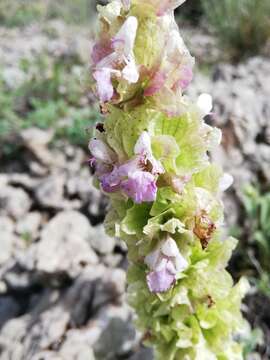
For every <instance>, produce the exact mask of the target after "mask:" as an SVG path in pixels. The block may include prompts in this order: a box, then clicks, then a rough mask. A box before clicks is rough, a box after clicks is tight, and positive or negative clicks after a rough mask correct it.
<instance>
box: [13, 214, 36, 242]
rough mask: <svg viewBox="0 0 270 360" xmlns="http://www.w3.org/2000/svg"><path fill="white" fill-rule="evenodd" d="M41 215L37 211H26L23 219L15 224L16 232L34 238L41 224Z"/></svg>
mask: <svg viewBox="0 0 270 360" xmlns="http://www.w3.org/2000/svg"><path fill="white" fill-rule="evenodd" d="M41 222H42V216H41V214H40V213H39V212H37V211H34V212H30V213H28V214H27V215H26V216H25V217H24V218H23V219H21V220H19V221H18V222H17V224H16V233H17V234H19V235H24V236H26V235H27V236H29V237H30V239H31V240H34V239H36V237H37V235H38V230H39V227H40V226H41Z"/></svg>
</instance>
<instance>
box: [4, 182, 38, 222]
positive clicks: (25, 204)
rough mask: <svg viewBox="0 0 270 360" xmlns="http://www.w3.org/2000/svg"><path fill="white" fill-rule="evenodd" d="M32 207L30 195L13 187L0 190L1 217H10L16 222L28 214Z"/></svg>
mask: <svg viewBox="0 0 270 360" xmlns="http://www.w3.org/2000/svg"><path fill="white" fill-rule="evenodd" d="M31 205H32V201H31V199H30V197H29V195H28V194H27V193H26V192H25V191H24V190H22V189H19V188H15V187H12V186H4V187H1V188H0V216H1V215H8V216H10V217H12V218H14V219H16V220H19V219H21V218H22V217H23V216H24V215H25V214H27V213H28V211H29V210H30V208H31Z"/></svg>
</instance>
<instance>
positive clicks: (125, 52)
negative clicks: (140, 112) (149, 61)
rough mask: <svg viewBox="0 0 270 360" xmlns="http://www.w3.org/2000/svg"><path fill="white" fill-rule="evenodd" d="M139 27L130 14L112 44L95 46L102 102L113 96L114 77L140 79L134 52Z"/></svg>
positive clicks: (95, 59) (96, 78)
mask: <svg viewBox="0 0 270 360" xmlns="http://www.w3.org/2000/svg"><path fill="white" fill-rule="evenodd" d="M137 27H138V22H137V19H136V18H135V17H134V16H130V17H128V18H127V20H126V21H125V22H124V24H123V25H122V27H121V28H120V30H119V31H118V33H117V34H116V36H115V37H114V38H113V39H112V40H111V43H110V46H109V45H108V44H106V45H102V44H96V45H95V46H94V48H93V54H92V58H93V60H94V63H95V70H94V73H93V77H94V79H95V80H96V82H97V93H98V96H99V98H100V100H101V101H102V102H107V101H109V100H110V99H111V98H112V97H113V94H114V89H113V85H112V81H111V80H112V78H115V79H117V80H126V81H128V82H129V83H136V82H137V81H138V79H139V73H138V69H137V66H136V63H135V57H134V54H133V47H134V43H135V38H136V33H137ZM109 50H110V51H109ZM103 55H104V56H103Z"/></svg>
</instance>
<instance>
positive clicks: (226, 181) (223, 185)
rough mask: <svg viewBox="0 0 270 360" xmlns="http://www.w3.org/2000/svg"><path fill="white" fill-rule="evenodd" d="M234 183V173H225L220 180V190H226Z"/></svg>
mask: <svg viewBox="0 0 270 360" xmlns="http://www.w3.org/2000/svg"><path fill="white" fill-rule="evenodd" d="M232 184H233V177H232V175H230V174H228V173H225V174H224V175H223V176H222V178H221V179H220V181H219V191H226V190H227V189H229V187H230V186H231V185H232Z"/></svg>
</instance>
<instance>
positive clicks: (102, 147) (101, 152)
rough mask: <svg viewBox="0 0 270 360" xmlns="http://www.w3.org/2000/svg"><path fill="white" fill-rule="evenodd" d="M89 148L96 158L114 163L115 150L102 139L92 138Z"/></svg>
mask: <svg viewBox="0 0 270 360" xmlns="http://www.w3.org/2000/svg"><path fill="white" fill-rule="evenodd" d="M89 150H90V152H91V154H92V155H93V157H94V158H95V159H96V160H99V161H102V162H104V163H107V164H112V163H113V161H114V160H115V154H114V152H113V151H112V150H111V149H110V148H109V146H108V145H107V144H105V143H104V142H103V141H102V140H99V139H92V140H91V141H90V143H89Z"/></svg>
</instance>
